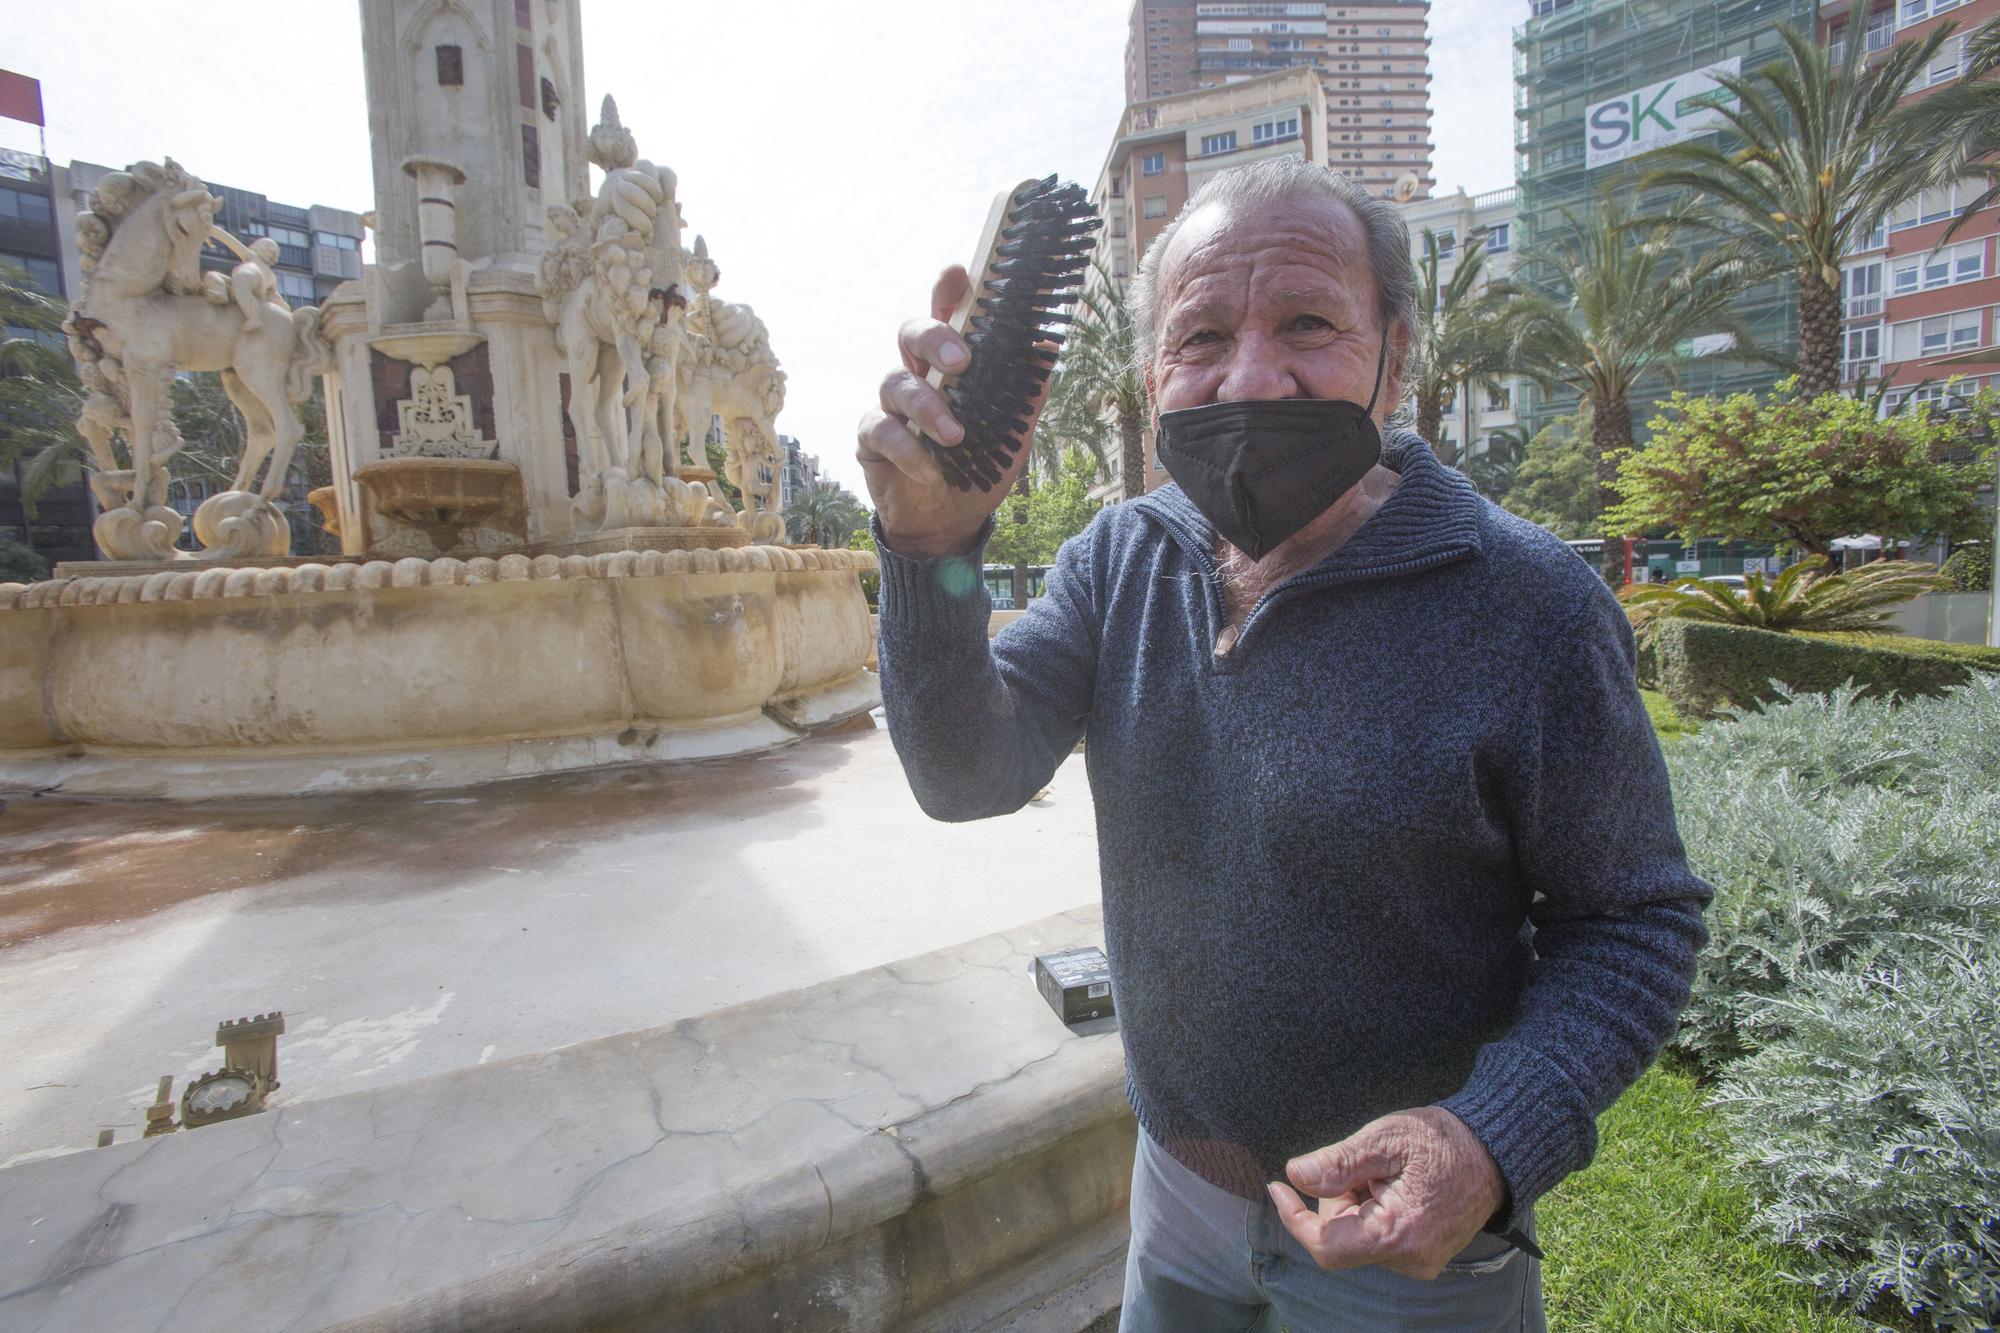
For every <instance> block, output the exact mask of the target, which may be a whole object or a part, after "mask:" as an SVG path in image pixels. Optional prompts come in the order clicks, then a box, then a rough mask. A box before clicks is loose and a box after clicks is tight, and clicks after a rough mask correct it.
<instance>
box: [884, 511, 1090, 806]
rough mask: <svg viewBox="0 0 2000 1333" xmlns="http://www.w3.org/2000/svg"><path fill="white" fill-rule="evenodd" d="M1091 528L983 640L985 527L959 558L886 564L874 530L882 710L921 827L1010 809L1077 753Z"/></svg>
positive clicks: (891, 559)
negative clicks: (1009, 620) (1040, 588)
mask: <svg viewBox="0 0 2000 1333" xmlns="http://www.w3.org/2000/svg"><path fill="white" fill-rule="evenodd" d="M1102 530H1103V523H1102V521H1101V520H1100V521H1097V522H1093V523H1092V525H1091V526H1090V527H1089V528H1087V529H1086V530H1085V531H1084V532H1083V533H1081V534H1079V535H1078V536H1076V537H1074V538H1072V539H1070V540H1069V541H1068V542H1065V543H1064V544H1063V547H1062V549H1061V550H1060V551H1058V552H1057V553H1056V563H1055V567H1054V568H1053V569H1051V570H1050V571H1049V574H1048V580H1047V587H1046V591H1045V594H1044V595H1043V596H1041V597H1039V598H1037V599H1035V600H1034V601H1033V602H1031V603H1029V605H1028V608H1027V610H1026V612H1025V613H1024V614H1023V615H1022V616H1021V617H1020V618H1019V619H1018V620H1016V621H1015V622H1014V623H1013V624H1011V625H1008V626H1007V627H1005V628H1004V629H1003V630H1001V631H1000V633H999V634H998V635H996V636H994V637H993V638H992V639H991V640H990V641H989V640H988V637H987V620H988V617H989V615H990V614H991V611H992V599H991V598H989V597H988V596H987V593H986V582H985V579H984V578H983V577H982V574H981V566H982V560H983V557H984V555H985V549H986V542H987V539H988V538H989V537H990V536H991V535H992V531H993V527H992V520H990V519H989V520H988V521H987V526H986V529H985V531H984V532H982V533H981V534H980V538H979V544H978V545H977V546H976V547H974V548H973V550H972V551H971V552H970V553H968V554H967V555H964V556H959V557H951V558H945V559H936V560H916V559H910V558H908V557H905V556H900V555H897V554H896V553H895V552H894V551H893V550H891V549H890V548H889V546H888V544H887V543H886V542H884V541H883V540H882V535H881V532H880V531H879V530H878V531H877V532H876V534H875V541H876V546H877V547H878V549H879V551H880V555H881V562H882V592H881V607H882V612H881V624H880V631H879V638H878V643H877V647H876V660H877V662H878V664H879V666H880V669H881V673H882V703H883V707H884V709H885V711H886V712H887V714H888V718H889V737H890V739H891V740H892V741H893V742H894V743H895V746H896V754H897V756H898V757H899V758H900V759H901V760H902V761H903V772H904V774H905V775H906V776H907V777H908V778H909V781H910V789H911V791H913V792H914V793H915V794H916V798H917V804H918V805H920V806H921V807H923V810H924V813H926V814H928V815H930V816H931V817H932V818H933V819H943V820H953V821H956V820H967V819H983V818H985V817H986V816H988V815H1003V814H1010V813H1012V812H1013V811H1015V810H1019V809H1020V808H1021V807H1022V806H1024V805H1026V804H1027V802H1028V799H1029V798H1030V797H1031V796H1033V795H1034V794H1035V793H1036V792H1037V791H1039V790H1041V788H1042V787H1044V786H1046V785H1047V784H1048V781H1049V779H1050V778H1051V777H1052V776H1054V774H1055V771H1056V768H1057V767H1058V766H1059V765H1060V764H1061V763H1062V761H1063V760H1064V759H1066V758H1067V757H1068V756H1069V754H1070V752H1071V751H1072V750H1074V749H1075V748H1076V743H1077V740H1078V739H1079V738H1080V737H1081V736H1082V735H1083V729H1084V724H1085V721H1086V719H1087V718H1088V716H1089V713H1090V703H1091V688H1092V681H1093V679H1094V677H1095V674H1096V669H1097V643H1098V631H1099V628H1100V626H1101V623H1102V622H1101V620H1100V618H1099V617H1098V615H1097V614H1096V609H1095V608H1096V596H1095V591H1096V588H1095V583H1094V580H1093V578H1092V569H1093V567H1094V565H1095V560H1094V557H1093V552H1094V550H1095V544H1096V541H1097V540H1098V537H1099V534H1100V533H1101V532H1102Z"/></svg>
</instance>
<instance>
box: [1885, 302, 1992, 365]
mask: <svg viewBox="0 0 2000 1333" xmlns="http://www.w3.org/2000/svg"><path fill="white" fill-rule="evenodd" d="M1985 332H1986V312H1985V311H1983V310H1959V311H1956V312H1954V313H1952V314H1949V315H1934V316H1932V317H1931V318H1929V319H1913V320H1910V321H1908V322H1906V323H1902V324H1897V325H1894V326H1892V327H1891V329H1890V334H1889V343H1890V346H1889V355H1890V357H1891V358H1892V359H1893V360H1896V361H1914V360H1916V359H1917V358H1919V357H1931V356H1944V355H1945V354H1947V353H1949V352H1963V351H1966V350H1968V349H1970V348H1974V347H1983V346H1985V342H1984V338H1985Z"/></svg>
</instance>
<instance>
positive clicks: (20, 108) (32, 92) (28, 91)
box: [0, 69, 48, 125]
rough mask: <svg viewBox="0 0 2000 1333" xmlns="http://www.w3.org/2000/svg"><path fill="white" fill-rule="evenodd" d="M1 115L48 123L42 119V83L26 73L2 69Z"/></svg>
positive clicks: (0, 70)
mask: <svg viewBox="0 0 2000 1333" xmlns="http://www.w3.org/2000/svg"><path fill="white" fill-rule="evenodd" d="M0 116H5V117H6V118H7V119H9V120H25V121H27V122H28V123H29V124H30V125H47V124H48V122H47V121H45V120H43V119H42V85H41V83H40V82H39V81H38V80H35V79H31V78H29V77H28V76H27V75H25V74H14V73H11V72H9V71H7V70H4V69H0Z"/></svg>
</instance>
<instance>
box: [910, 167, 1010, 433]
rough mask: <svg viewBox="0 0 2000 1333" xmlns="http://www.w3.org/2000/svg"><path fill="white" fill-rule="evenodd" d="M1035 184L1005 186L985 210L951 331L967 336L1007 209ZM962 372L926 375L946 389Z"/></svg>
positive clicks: (936, 386) (938, 387) (936, 370)
mask: <svg viewBox="0 0 2000 1333" xmlns="http://www.w3.org/2000/svg"><path fill="white" fill-rule="evenodd" d="M1034 184H1035V178H1034V177H1032V176H1030V177H1029V178H1028V179H1027V180H1024V181H1022V182H1021V183H1020V184H1019V185H1016V186H1014V187H1013V188H1012V189H1007V190H1002V191H1001V192H1000V193H999V194H997V195H995V196H993V207H992V208H990V209H988V210H987V211H986V226H985V227H984V228H983V229H982V230H981V231H980V233H979V246H978V248H977V249H975V250H974V251H973V252H972V263H971V264H970V265H968V266H967V268H966V270H965V271H966V273H967V274H968V275H970V278H971V282H970V284H969V285H968V286H967V287H966V289H965V295H964V296H962V297H960V298H959V302H958V308H957V309H955V310H953V311H952V312H951V318H950V319H948V320H946V321H945V323H947V324H948V325H950V326H951V331H952V332H953V333H956V334H958V335H959V336H960V337H961V338H962V337H964V336H965V326H966V325H967V324H968V323H969V322H971V319H972V312H973V311H975V310H977V309H978V308H979V294H980V293H981V292H983V291H984V290H986V279H987V278H988V277H989V276H990V275H991V274H992V271H993V260H994V254H993V252H994V251H995V250H997V249H999V248H1000V233H1001V231H1002V230H1004V229H1005V228H1006V226H1007V210H1008V208H1009V207H1010V206H1011V205H1012V204H1013V202H1014V196H1015V195H1017V194H1019V193H1020V192H1021V191H1023V190H1025V189H1028V188H1029V187H1030V186H1032V185H1034ZM963 373H964V372H963V371H959V372H956V373H953V374H946V373H945V372H944V371H943V370H941V369H939V368H938V367H936V366H932V367H931V373H930V374H929V375H928V376H926V377H925V378H926V379H927V380H929V382H930V386H931V387H932V388H933V389H936V390H937V391H938V392H940V393H943V392H944V391H946V390H947V389H949V388H951V386H952V385H953V384H955V383H957V381H958V376H959V375H960V374H963ZM945 447H946V448H950V447H951V446H949V445H946V446H945Z"/></svg>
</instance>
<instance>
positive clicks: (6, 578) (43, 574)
mask: <svg viewBox="0 0 2000 1333" xmlns="http://www.w3.org/2000/svg"><path fill="white" fill-rule="evenodd" d="M48 576H49V562H48V561H46V560H44V559H42V558H41V557H40V556H39V555H36V554H35V553H34V552H33V551H31V550H29V549H28V548H27V547H25V546H23V545H22V544H21V543H19V542H17V541H15V540H14V539H13V538H12V537H0V583H35V582H38V581H39V580H41V579H45V578H47V577H48Z"/></svg>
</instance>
